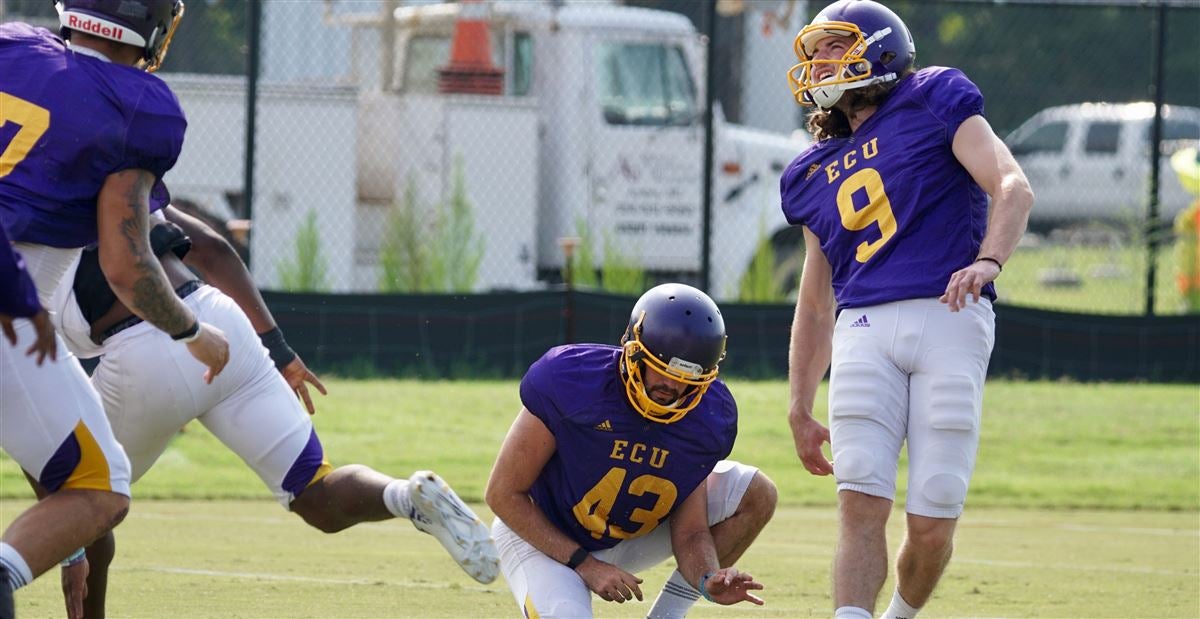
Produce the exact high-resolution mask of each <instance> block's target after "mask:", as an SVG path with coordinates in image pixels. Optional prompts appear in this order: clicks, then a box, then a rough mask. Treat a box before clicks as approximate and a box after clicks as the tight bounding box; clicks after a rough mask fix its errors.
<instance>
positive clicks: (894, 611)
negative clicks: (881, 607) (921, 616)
mask: <svg viewBox="0 0 1200 619" xmlns="http://www.w3.org/2000/svg"><path fill="white" fill-rule="evenodd" d="M919 610H921V609H919V608H913V607H912V606H909V605H908V602H905V601H904V598H902V597H900V590H899V589H897V590H896V592H895V593H893V594H892V603H891V604H888V607H887V610H885V611H883V617H882V618H881V619H913V618H914V617H916V616H917V611H919Z"/></svg>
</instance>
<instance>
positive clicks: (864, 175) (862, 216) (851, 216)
mask: <svg viewBox="0 0 1200 619" xmlns="http://www.w3.org/2000/svg"><path fill="white" fill-rule="evenodd" d="M859 189H863V190H866V192H867V205H866V206H865V207H863V208H862V210H858V211H856V210H854V194H855V193H857V192H858V190H859ZM837 205H838V213H840V214H841V216H842V225H843V226H845V227H846V229H847V230H866V229H867V227H869V226H870V225H871V224H878V225H879V238H878V239H875V240H874V241H870V242H868V241H863V242H862V243H860V244H859V245H858V250H857V251H855V252H854V257H855V259H857V260H858V261H859V262H866V261H868V260H870V259H871V256H874V255H875V252H877V251H879V250H880V249H882V248H883V246H884V245H886V244H887V242H888V241H889V240H891V238H892V237H893V236H896V215H895V213H893V212H892V203H891V201H889V200H888V197H887V192H886V191H884V189H883V178H881V177H880V176H879V172H876V171H875V169H874V168H863V169H861V170H859V171H857V172H855V173H854V174H851V175H850V176H849V177H848V178H847V179H846V180H844V181H842V186H841V187H839V188H838V194H837Z"/></svg>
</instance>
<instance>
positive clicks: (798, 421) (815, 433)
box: [788, 411, 833, 475]
mask: <svg viewBox="0 0 1200 619" xmlns="http://www.w3.org/2000/svg"><path fill="white" fill-rule="evenodd" d="M788 425H790V426H791V427H792V440H793V441H794V442H795V443H796V455H797V456H800V462H801V463H802V464H803V465H804V468H805V469H808V472H809V473H812V474H813V475H829V474H830V473H833V463H832V462H830V461H829V460H827V459H826V458H825V453H824V452H822V451H821V445H823V444H824V443H828V442H829V428H826V427H825V426H823V425H821V422H819V421H817V420H816V419H813V416H812V415H810V414H807V413H800V412H795V411H793V412H791V413H788Z"/></svg>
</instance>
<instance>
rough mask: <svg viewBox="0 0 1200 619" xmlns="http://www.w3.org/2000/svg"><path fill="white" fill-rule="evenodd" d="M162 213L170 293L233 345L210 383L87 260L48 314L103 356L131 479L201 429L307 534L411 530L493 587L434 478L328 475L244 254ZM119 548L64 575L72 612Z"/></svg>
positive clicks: (102, 579) (91, 593)
mask: <svg viewBox="0 0 1200 619" xmlns="http://www.w3.org/2000/svg"><path fill="white" fill-rule="evenodd" d="M162 213H163V215H164V216H165V219H166V221H161V220H156V221H157V223H155V225H154V227H153V228H152V229H151V233H150V239H151V245H152V249H153V251H154V253H155V255H157V256H158V257H159V261H160V262H162V266H163V270H164V271H165V272H166V273H167V277H168V278H169V279H170V280H171V284H172V285H173V286H175V287H176V288H177V289H182V290H188V291H190V292H189V293H188V294H186V295H185V299H184V303H185V304H187V305H188V307H190V308H191V309H192V310H193V311H194V312H195V313H196V315H197V316H199V317H200V318H201V320H204V321H205V322H206V323H210V324H214V325H217V326H218V327H219V328H220V329H222V331H223V332H224V333H226V335H227V336H228V337H229V339H230V341H231V342H233V346H232V347H231V356H230V361H229V364H228V366H227V367H226V369H225V371H224V372H222V373H221V375H220V376H218V377H217V379H216V380H214V381H213V383H212V384H211V385H205V384H204V383H203V382H202V381H201V379H200V377H199V375H197V374H196V373H195V372H190V371H188V370H187V368H188V366H189V365H193V364H194V363H195V361H193V360H192V359H191V357H189V356H188V355H187V353H186V351H182V350H180V349H179V348H178V347H175V346H171V345H170V341H169V340H168V339H167V335H166V334H164V333H161V332H159V331H157V330H155V329H153V328H151V327H150V326H149V325H147V324H145V323H144V322H143V321H141V320H140V319H138V318H137V317H136V316H134V315H133V314H132V312H130V311H129V309H128V308H127V307H125V306H124V305H123V304H122V303H121V302H120V300H119V299H117V298H116V297H115V295H114V294H113V293H112V290H111V289H110V288H109V287H108V286H106V285H105V281H104V278H103V277H102V276H99V275H98V272H99V269H100V266H99V264H98V258H97V255H96V254H97V252H95V251H93V250H85V251H84V252H83V255H82V257H81V258H80V261H79V263H78V264H77V265H76V266H75V267H74V269H73V272H72V271H68V275H69V276H70V277H71V279H72V280H73V281H72V282H68V283H67V284H66V285H65V286H64V288H65V289H64V290H61V291H60V293H59V294H56V295H55V296H54V302H55V305H54V306H53V307H52V309H53V310H54V316H55V326H56V327H57V328H58V330H59V333H60V334H61V335H62V338H63V340H64V342H65V344H66V346H67V348H68V349H69V350H70V351H71V352H72V353H74V354H76V355H78V356H80V357H95V356H98V355H103V356H101V357H100V364H99V365H98V366H97V367H96V370H95V371H94V372H93V373H92V384H93V385H94V386H95V387H96V390H97V391H98V392H99V393H100V397H101V399H102V400H103V402H104V412H105V413H106V414H107V415H108V417H109V420H110V421H111V422H112V429H113V433H114V434H115V436H116V438H117V440H118V441H119V442H120V443H121V445H122V446H123V447H124V448H125V452H126V453H127V454H128V456H129V461H130V468H131V471H132V473H131V481H132V482H136V481H137V480H138V479H139V478H141V477H142V475H144V474H145V473H146V472H147V471H149V470H150V468H151V467H152V466H153V465H154V463H155V461H157V460H158V458H159V456H160V455H162V453H163V452H164V450H165V449H166V448H167V445H168V443H169V442H170V441H171V439H172V437H174V436H175V435H176V434H177V433H178V432H179V430H180V429H181V428H183V426H184V425H185V424H187V423H188V422H190V421H192V420H193V419H194V420H196V421H199V422H200V423H201V424H202V425H204V427H205V428H207V429H208V430H209V431H210V432H212V433H213V435H214V436H216V437H217V439H218V440H220V441H221V442H222V443H223V444H224V445H225V446H227V447H228V448H229V449H230V450H232V451H233V452H235V453H237V454H238V456H240V457H241V458H242V460H243V461H244V462H245V463H246V465H247V466H249V467H250V468H251V469H252V470H253V471H254V472H255V473H256V474H257V475H258V476H259V478H260V479H261V480H262V481H263V483H264V484H265V485H266V486H267V488H268V489H269V490H270V491H271V492H272V493H273V494H274V495H275V497H276V499H277V500H279V502H280V503H281V504H282V505H283V506H284V507H285V508H287V509H288V510H290V511H292V512H294V513H295V514H296V515H297V516H300V517H301V518H303V519H304V521H305V522H307V523H308V524H309V525H311V526H312V527H314V528H316V529H318V530H321V531H324V532H326V533H335V532H337V531H341V530H344V529H346V528H349V527H352V526H354V525H357V524H360V523H363V522H374V521H382V520H388V519H392V518H404V519H407V520H411V521H412V523H413V525H414V526H416V527H417V529H419V530H421V531H424V532H426V533H429V534H431V535H433V536H434V537H435V538H436V539H437V540H438V541H439V542H440V543H441V544H442V545H443V546H444V547H445V548H446V550H447V552H449V553H450V555H451V556H452V557H453V558H454V559H455V560H456V561H457V562H458V563H459V565H460V566H462V568H463V570H465V571H466V572H467V573H468V574H470V575H471V577H472V578H475V579H476V580H478V581H479V582H482V583H490V582H492V581H493V580H495V578H496V575H497V574H498V573H499V559H498V557H497V555H496V547H495V544H493V543H492V540H491V535H490V533H489V531H488V528H487V526H485V525H484V524H483V522H482V521H481V520H480V519H479V518H478V517H477V516H476V515H475V513H474V512H473V511H472V510H471V508H470V507H468V506H467V505H466V504H465V503H463V502H462V500H461V499H460V498H459V497H458V496H457V495H456V494H455V493H454V491H453V490H451V489H450V487H449V486H448V485H447V484H446V483H445V482H444V481H442V480H441V478H440V477H439V476H437V475H436V474H434V473H432V472H430V471H419V472H417V473H415V474H413V475H412V476H411V477H410V478H408V479H395V478H392V477H390V476H387V475H384V474H383V473H380V472H378V471H375V470H373V469H371V468H369V467H367V466H363V465H359V464H350V465H345V466H341V467H338V468H336V469H335V468H333V467H332V466H331V465H330V463H329V461H328V460H327V459H326V457H325V450H324V448H323V447H322V445H321V441H320V439H319V438H318V436H317V432H316V429H315V428H314V427H313V424H312V421H311V420H310V419H309V415H311V414H313V413H315V408H314V406H313V404H312V400H311V398H310V397H309V395H308V391H307V387H306V385H305V383H306V382H307V383H311V384H313V385H314V386H315V387H316V388H317V389H319V390H320V391H321V392H322V393H324V392H325V388H324V386H322V385H321V382H320V381H319V380H318V379H317V378H316V376H314V375H313V374H312V373H311V372H310V371H309V370H308V368H307V367H306V366H305V364H304V362H303V361H302V360H301V359H300V357H298V356H297V355H296V354H295V352H293V351H292V349H291V347H289V346H288V345H287V343H286V342H285V341H284V339H283V334H282V333H281V332H280V330H279V328H278V327H277V326H276V324H275V319H274V317H272V315H271V312H270V311H269V310H268V309H267V307H266V304H265V303H264V301H263V299H262V295H261V294H259V292H258V289H257V288H256V287H255V285H254V281H253V280H252V279H251V277H250V273H249V272H248V271H247V270H246V267H245V265H244V264H243V263H242V261H241V259H240V258H239V257H238V255H237V252H236V251H235V250H234V249H233V247H232V246H231V245H230V244H229V243H228V242H227V241H226V240H225V239H224V238H222V237H221V236H220V235H218V234H217V233H216V232H215V231H214V230H213V229H212V228H209V227H208V226H207V225H206V224H204V223H203V222H201V221H200V220H199V219H196V218H194V217H191V216H189V215H186V214H184V213H183V212H182V211H179V210H177V209H176V208H174V207H171V206H168V207H166V208H164V209H163V210H162ZM197 275H199V276H200V278H203V280H204V281H203V282H202V281H201V280H200V279H197ZM148 368H154V369H155V370H156V371H153V372H151V371H145V370H146V369H148ZM297 396H299V397H300V399H303V401H304V404H303V406H302V405H301V403H300V400H299V399H298V398H297ZM305 407H306V408H307V409H308V410H307V412H306V411H305ZM114 544H115V540H114V538H113V535H112V534H111V533H110V534H109V535H108V536H105V537H102V538H101V539H99V540H97V541H96V543H94V544H92V545H91V546H89V547H88V549H87V552H86V558H87V560H86V562H84V561H81V562H80V563H79V564H78V565H75V566H69V567H65V568H64V570H63V583H64V594H65V595H66V597H67V603H68V607H71V606H77V605H79V604H80V602H79V600H82V604H83V609H84V613H83V614H84V616H86V617H88V618H89V619H98V618H100V617H103V616H104V606H105V594H106V589H107V574H108V569H109V564H110V563H111V561H112V559H113V554H114V550H115V546H114ZM85 579H86V586H85ZM85 592H86V598H85V596H84V593H85Z"/></svg>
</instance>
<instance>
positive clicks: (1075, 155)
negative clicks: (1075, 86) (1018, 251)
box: [1006, 102, 1200, 226]
mask: <svg viewBox="0 0 1200 619" xmlns="http://www.w3.org/2000/svg"><path fill="white" fill-rule="evenodd" d="M1153 120H1154V105H1153V104H1152V103H1148V102H1139V103H1079V104H1075V105H1063V106H1058V107H1051V108H1047V109H1044V110H1042V111H1040V112H1038V113H1037V114H1035V115H1034V116H1033V117H1032V118H1030V119H1029V120H1027V121H1025V122H1024V123H1023V124H1022V125H1021V126H1020V127H1018V128H1017V129H1016V130H1015V131H1013V132H1012V133H1011V134H1010V135H1009V136H1008V139H1007V140H1006V142H1007V143H1008V147H1009V148H1010V149H1012V152H1013V155H1014V156H1016V158H1017V160H1018V161H1019V162H1020V163H1021V167H1022V169H1024V170H1025V174H1026V175H1027V176H1028V177H1029V183H1030V184H1031V185H1032V186H1033V192H1034V195H1036V196H1037V198H1036V202H1035V203H1034V207H1033V213H1032V215H1031V217H1030V221H1031V223H1033V224H1035V225H1042V226H1054V225H1071V224H1077V223H1081V222H1085V221H1087V220H1105V221H1137V220H1142V219H1144V218H1145V217H1146V204H1147V201H1148V196H1147V193H1148V187H1149V182H1150V156H1149V155H1150V130H1151V123H1152V121H1153ZM1162 139H1163V148H1162V152H1161V155H1162V157H1163V158H1162V160H1161V163H1162V166H1161V168H1160V172H1159V187H1160V189H1159V194H1158V195H1159V214H1160V215H1161V217H1162V218H1163V219H1164V220H1167V221H1169V220H1170V218H1172V217H1174V216H1175V215H1176V214H1177V213H1179V212H1180V211H1182V210H1183V209H1185V208H1187V206H1188V205H1189V204H1191V202H1192V201H1193V200H1195V199H1196V198H1195V196H1191V195H1189V194H1188V193H1187V192H1186V191H1185V190H1184V189H1183V187H1182V185H1181V184H1180V182H1179V178H1178V177H1177V176H1176V173H1175V172H1174V170H1173V169H1172V168H1171V166H1170V164H1169V162H1168V161H1167V157H1168V156H1170V154H1171V153H1173V152H1176V151H1177V150H1179V149H1180V148H1186V147H1196V146H1200V109H1198V108H1194V107H1183V106H1177V105H1175V106H1172V105H1167V106H1163V125H1162ZM1197 165H1200V162H1197Z"/></svg>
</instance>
